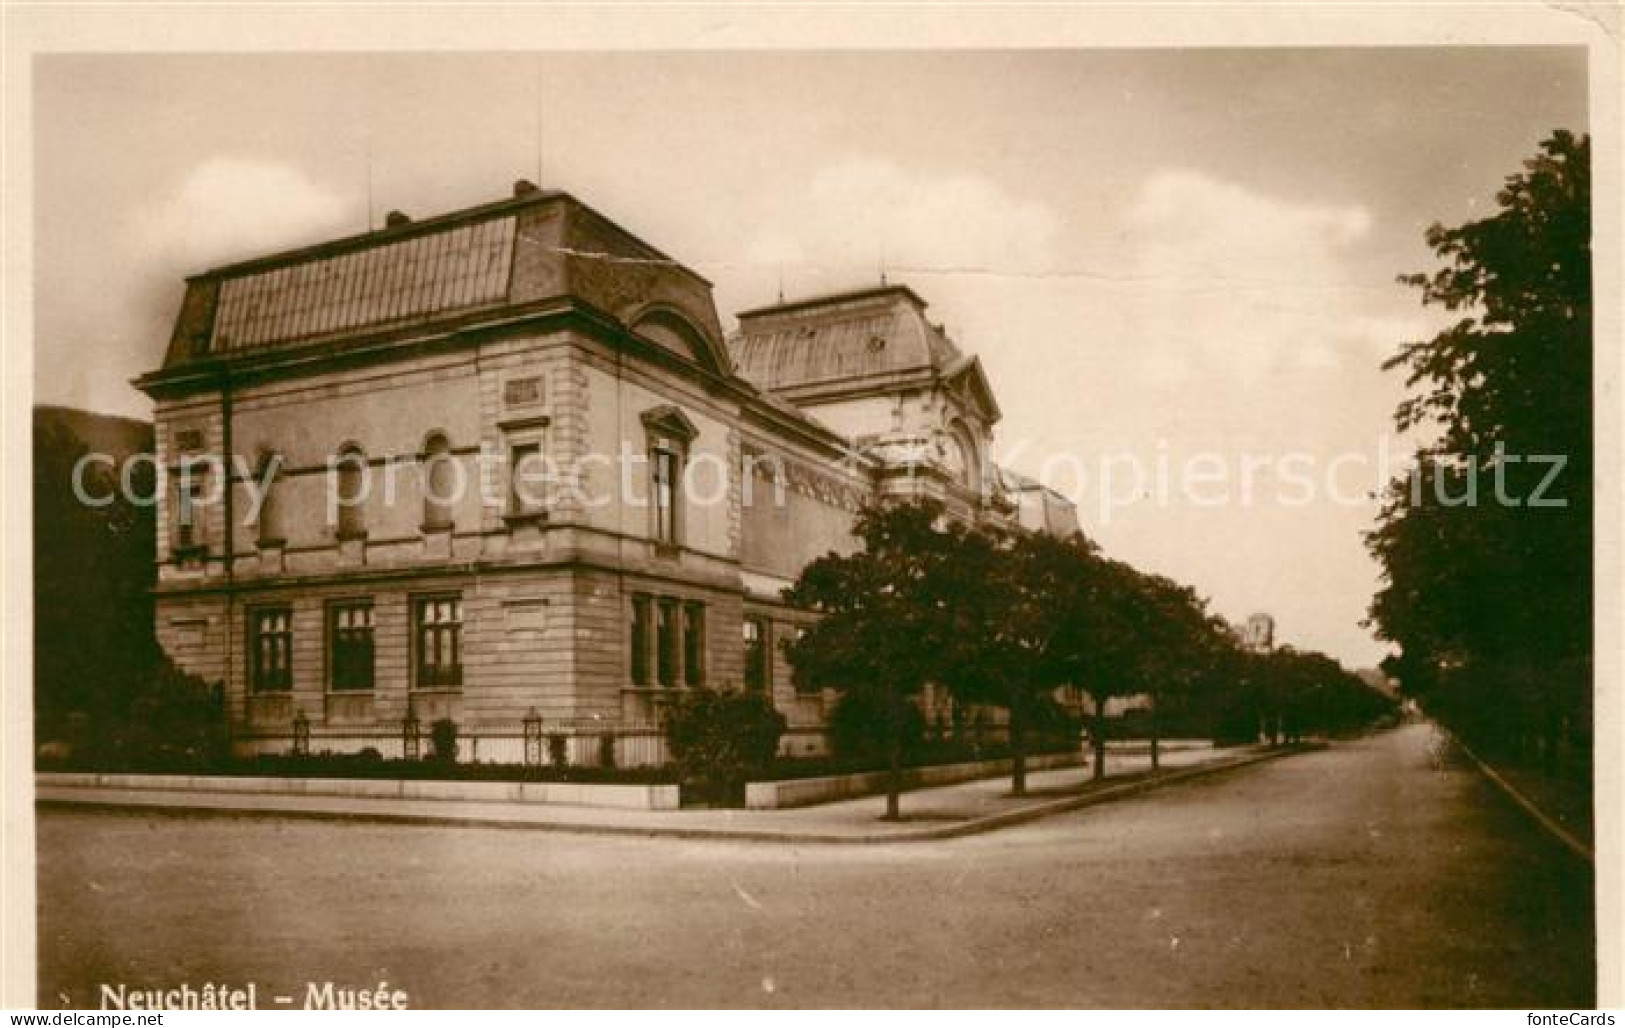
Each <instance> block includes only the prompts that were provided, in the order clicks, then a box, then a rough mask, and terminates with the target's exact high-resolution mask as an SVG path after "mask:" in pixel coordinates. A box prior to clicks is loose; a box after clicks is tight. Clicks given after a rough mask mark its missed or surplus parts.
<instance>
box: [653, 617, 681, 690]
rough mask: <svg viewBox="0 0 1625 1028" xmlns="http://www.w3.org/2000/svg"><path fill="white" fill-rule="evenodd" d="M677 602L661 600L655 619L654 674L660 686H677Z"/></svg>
mask: <svg viewBox="0 0 1625 1028" xmlns="http://www.w3.org/2000/svg"><path fill="white" fill-rule="evenodd" d="M678 657H679V654H678V652H677V601H676V600H661V601H660V610H659V613H658V614H657V615H656V617H655V674H656V675H657V676H658V677H659V679H660V684H661V685H663V686H665V687H666V688H668V689H669V688H671V687H672V686H674V685H676V684H677V661H678Z"/></svg>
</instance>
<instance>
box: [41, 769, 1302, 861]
mask: <svg viewBox="0 0 1625 1028" xmlns="http://www.w3.org/2000/svg"><path fill="white" fill-rule="evenodd" d="M1297 752H1302V749H1301V748H1296V749H1295V748H1287V747H1283V748H1281V749H1277V750H1269V749H1267V748H1264V747H1256V746H1249V747H1238V748H1235V749H1229V750H1221V751H1213V750H1195V751H1174V752H1171V753H1167V754H1165V755H1164V757H1163V761H1162V766H1163V769H1162V771H1161V772H1160V773H1158V774H1157V775H1155V776H1152V775H1150V773H1149V772H1150V758H1149V756H1148V755H1146V754H1117V753H1112V754H1108V756H1107V762H1106V767H1107V772H1108V775H1107V778H1106V779H1105V780H1104V781H1103V782H1100V783H1094V782H1092V781H1090V779H1089V773H1090V772H1089V770H1088V769H1086V768H1076V767H1074V768H1061V769H1057V770H1053V771H1040V772H1036V773H1033V774H1030V775H1028V778H1027V788H1028V795H1027V796H1026V797H1023V798H1020V799H1017V798H1014V797H1012V796H1010V795H1009V789H1010V779H1009V777H1008V776H1006V777H1001V778H992V779H980V780H977V781H973V782H962V783H960V784H957V785H947V786H940V787H936V788H929V789H918V790H914V791H911V792H906V793H904V794H903V800H902V809H903V820H902V821H901V822H887V821H882V820H881V815H882V814H884V813H885V809H886V799H885V797H884V796H866V797H863V798H861V799H854V800H843V801H839V802H835V803H825V804H820V805H818V806H811V807H796V808H791V809H788V810H674V811H643V810H610V809H605V808H598V807H577V806H566V805H562V804H537V803H478V802H468V801H461V800H456V801H454V800H404V799H370V798H360V797H343V796H286V795H259V794H242V793H237V794H230V793H216V792H203V791H180V790H157V789H111V788H89V787H69V786H44V785H42V786H39V787H38V788H37V789H36V790H35V801H36V803H38V804H40V805H44V806H89V807H97V808H103V809H109V808H130V809H142V810H165V811H173V812H176V813H201V814H221V815H227V816H249V817H267V816H269V817H309V818H326V819H333V820H362V821H374V822H388V823H397V824H424V825H460V826H478V827H494V828H529V829H541V830H553V831H569V832H592V833H602V834H621V835H652V836H674V837H678V838H689V839H733V840H749V841H764V842H786V843H877V842H909V841H923V840H927V839H944V838H952V837H955V836H961V835H971V834H975V833H977V832H985V831H991V830H993V829H995V828H1001V827H1005V826H1007V825H1012V824H1020V823H1022V822H1025V821H1030V820H1033V819H1035V818H1039V817H1044V816H1047V815H1049V814H1056V813H1061V812H1063V811H1066V810H1075V809H1077V808H1079V807H1084V806H1088V805H1090V804H1093V803H1100V802H1104V801H1106V800H1110V799H1116V798H1118V797H1121V796H1124V795H1129V794H1132V793H1135V792H1140V791H1144V790H1146V789H1148V788H1153V787H1156V786H1160V785H1166V784H1171V783H1173V782H1176V781H1184V780H1186V779H1189V778H1193V777H1197V776H1199V775H1203V774H1208V773H1212V772H1215V771H1221V770H1225V769H1229V768H1235V767H1242V766H1245V765H1248V764H1253V763H1257V762H1259V761H1262V760H1269V759H1272V758H1274V757H1278V756H1284V755H1286V754H1290V753H1297Z"/></svg>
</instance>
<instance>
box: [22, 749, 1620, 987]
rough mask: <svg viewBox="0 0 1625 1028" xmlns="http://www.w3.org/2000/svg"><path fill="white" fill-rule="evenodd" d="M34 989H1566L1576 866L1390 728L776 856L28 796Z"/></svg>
mask: <svg viewBox="0 0 1625 1028" xmlns="http://www.w3.org/2000/svg"><path fill="white" fill-rule="evenodd" d="M38 838H39V923H40V940H39V961H40V972H39V974H40V987H41V995H40V1002H41V1003H42V1004H44V1005H46V1006H54V1005H60V1004H63V1003H71V1004H72V1005H76V1006H85V1005H96V1004H97V1003H98V1002H99V991H98V990H99V986H100V985H101V984H103V983H107V984H117V983H123V984H126V985H128V986H130V987H132V988H135V987H140V988H158V987H173V986H177V985H179V984H180V983H183V982H184V983H190V984H192V985H193V986H201V985H202V984H203V983H205V982H227V983H234V984H241V983H246V982H256V983H258V988H259V994H260V996H261V1005H268V1001H267V1000H266V999H265V998H264V997H266V996H268V995H271V994H275V993H291V992H297V993H298V994H299V995H300V996H301V997H302V996H303V990H304V988H305V983H306V982H316V983H318V984H320V983H323V982H327V981H332V982H335V983H337V984H338V985H339V986H340V987H344V988H356V989H363V988H367V989H370V988H373V987H376V986H377V985H378V984H379V983H380V982H381V981H382V982H388V983H389V987H390V988H392V989H394V988H400V989H404V990H406V991H407V992H408V994H409V995H410V997H411V1002H412V1004H413V1005H414V1006H429V1007H452V1006H456V1007H499V1006H501V1007H527V1006H536V1007H575V1006H581V1007H611V1006H613V1007H643V1006H651V1007H689V1006H699V1007H708V1006H813V1007H817V1006H887V1007H895V1006H922V1007H931V1006H954V1007H959V1006H999V1007H1006V1006H1069V1007H1070V1006H1079V1007H1092V1006H1105V1007H1136V1006H1195V1007H1232V1006H1265V1007H1281V1006H1293V1007H1295V1006H1314V1007H1319V1006H1333V1007H1337V1006H1355V1007H1361V1006H1377V1007H1391V1006H1403V1007H1410V1006H1489V1007H1548V1008H1549V1007H1559V1008H1562V1007H1576V1008H1584V1007H1589V1006H1591V1005H1592V1004H1593V1002H1594V999H1593V988H1594V986H1593V980H1594V966H1593V955H1592V954H1593V948H1594V947H1593V929H1592V914H1591V874H1590V870H1589V868H1586V867H1584V866H1583V865H1582V864H1580V863H1579V862H1578V861H1577V860H1576V859H1575V858H1574V857H1572V856H1570V855H1569V854H1568V853H1566V852H1564V851H1562V850H1561V849H1560V848H1559V847H1558V846H1556V845H1555V844H1553V843H1552V842H1551V841H1550V840H1548V839H1547V838H1545V837H1544V836H1542V835H1541V834H1539V831H1538V829H1536V828H1535V827H1534V826H1533V825H1532V824H1531V823H1530V822H1529V821H1528V820H1527V819H1526V818H1525V816H1524V815H1523V814H1521V813H1520V812H1519V811H1517V810H1516V809H1514V808H1513V806H1512V805H1511V804H1510V803H1509V802H1507V801H1506V800H1505V799H1504V798H1503V797H1502V796H1500V795H1499V794H1498V793H1497V792H1496V791H1495V790H1494V789H1493V787H1492V786H1491V785H1489V784H1488V783H1487V782H1485V781H1484V780H1483V779H1482V777H1481V776H1480V775H1478V773H1477V772H1476V771H1474V770H1473V769H1472V768H1470V767H1468V766H1466V765H1465V764H1463V763H1460V762H1458V761H1456V760H1454V759H1451V758H1450V757H1448V756H1447V755H1444V756H1441V754H1440V752H1439V747H1438V746H1437V745H1436V737H1435V734H1434V731H1433V729H1432V728H1431V727H1430V726H1427V725H1420V724H1418V725H1410V726H1407V727H1404V728H1401V729H1397V730H1394V731H1391V732H1387V733H1384V734H1381V735H1376V736H1372V737H1368V738H1364V739H1360V740H1355V741H1352V742H1344V743H1339V744H1337V745H1335V746H1333V747H1332V748H1331V749H1329V750H1327V751H1323V752H1316V753H1309V754H1305V755H1300V756H1294V757H1289V758H1287V759H1284V760H1278V761H1273V762H1270V763H1266V764H1262V765H1259V766H1256V767H1251V768H1247V769H1244V770H1239V771H1235V772H1230V773H1226V774H1221V775H1218V776H1215V777H1212V778H1208V779H1203V780H1200V781H1196V782H1192V783H1186V784H1180V785H1175V786H1171V787H1169V788H1167V789H1164V790H1159V791H1154V792H1151V793H1148V794H1145V795H1143V796H1140V797H1138V798H1134V799H1129V800H1125V801H1122V802H1118V803H1113V804H1107V805H1104V806H1100V807H1096V808H1091V809H1086V810H1082V811H1079V812H1076V813H1072V814H1065V815H1060V816H1056V817H1052V818H1049V819H1046V820H1042V821H1038V822H1034V823H1032V824H1029V825H1026V826H1023V827H1019V828H1012V829H1007V830H1003V831H998V832H993V833H990V834H987V835H980V836H973V837H968V838H963V839H957V840H951V841H940V842H929V843H909V844H885V845H875V846H844V845H839V846H792V845H782V844H768V843H722V842H692V841H681V840H674V839H640V838H612V837H601V836H589V835H577V834H567V833H555V832H536V831H523V830H496V829H477V828H471V829H461V828H455V829H454V828H425V827H411V826H388V825H375V824H359V823H358V824H343V823H332V822H317V821H300V820H292V819H286V820H285V819H273V818H230V817H214V816H208V817H185V816H173V815H149V814H137V813H130V814H124V813H91V812H68V811H56V810H49V809H47V810H42V811H41V812H40V815H39V822H38Z"/></svg>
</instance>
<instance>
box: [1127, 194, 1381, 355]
mask: <svg viewBox="0 0 1625 1028" xmlns="http://www.w3.org/2000/svg"><path fill="white" fill-rule="evenodd" d="M1371 229H1372V218H1371V214H1370V212H1369V211H1367V210H1366V209H1365V208H1364V207H1359V206H1334V205H1319V204H1309V203H1301V202H1294V201H1290V200H1285V199H1281V198H1278V197H1271V196H1267V195H1264V194H1262V193H1259V192H1257V191H1255V190H1252V189H1249V188H1247V187H1245V186H1242V185H1238V184H1236V183H1233V182H1227V181H1224V180H1222V179H1219V178H1215V177H1213V176H1210V175H1207V174H1203V173H1201V172H1196V171H1189V170H1163V171H1159V172H1157V173H1155V174H1153V175H1152V176H1151V177H1150V178H1149V179H1148V180H1146V182H1145V183H1144V184H1143V185H1142V186H1141V188H1140V190H1139V194H1138V196H1137V197H1136V199H1135V202H1134V203H1133V204H1132V205H1130V206H1129V207H1128V208H1127V209H1126V210H1125V212H1124V214H1123V217H1122V233H1123V239H1124V241H1125V243H1126V245H1127V249H1126V253H1125V254H1124V259H1125V268H1126V276H1127V279H1128V283H1129V285H1130V289H1131V293H1130V295H1129V298H1128V303H1127V310H1126V313H1127V315H1128V318H1129V322H1130V324H1129V330H1130V331H1131V332H1132V333H1133V335H1134V337H1135V338H1136V339H1137V340H1139V344H1140V346H1141V347H1143V348H1144V350H1145V352H1146V360H1145V361H1144V362H1143V364H1144V370H1145V372H1146V373H1147V374H1148V375H1149V376H1150V377H1151V378H1155V379H1161V380H1163V381H1167V380H1169V378H1170V376H1175V377H1176V380H1177V376H1181V375H1182V376H1185V377H1190V376H1195V375H1204V376H1205V375H1213V374H1225V373H1227V372H1228V373H1231V374H1233V375H1234V376H1236V377H1238V378H1240V379H1241V380H1242V381H1243V382H1244V383H1256V382H1258V381H1260V380H1261V379H1263V378H1264V377H1265V376H1266V375H1268V374H1270V373H1272V372H1275V371H1280V370H1298V371H1332V370H1336V369H1337V368H1339V367H1341V366H1342V364H1343V362H1344V360H1345V359H1350V358H1353V359H1358V360H1360V361H1367V360H1368V359H1369V353H1370V347H1371V346H1373V345H1376V344H1375V343H1373V342H1371V341H1370V336H1369V335H1368V333H1369V332H1370V331H1372V330H1375V329H1376V328H1378V327H1379V326H1377V325H1376V323H1375V322H1374V321H1373V319H1372V317H1371V314H1370V310H1369V303H1370V299H1371V298H1370V295H1369V291H1370V288H1371V286H1372V283H1368V282H1365V281H1363V280H1362V279H1361V278H1360V277H1359V275H1358V274H1357V273H1356V271H1355V269H1354V266H1353V262H1352V260H1351V258H1350V250H1351V248H1352V247H1353V246H1354V245H1355V244H1358V243H1360V242H1361V241H1363V240H1364V239H1366V237H1367V236H1368V235H1369V234H1370V232H1371ZM1383 285H1384V286H1386V283H1384V284H1383ZM1387 345H1389V346H1391V345H1392V340H1388V341H1387Z"/></svg>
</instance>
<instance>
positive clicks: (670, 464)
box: [650, 446, 679, 546]
mask: <svg viewBox="0 0 1625 1028" xmlns="http://www.w3.org/2000/svg"><path fill="white" fill-rule="evenodd" d="M651 463H652V469H651V474H652V477H653V483H652V488H651V489H650V493H651V496H650V502H652V503H653V504H654V515H655V525H654V532H655V541H656V542H658V543H664V544H666V545H668V546H674V545H676V543H677V479H678V473H679V471H678V461H677V453H676V451H674V450H669V449H666V448H665V447H663V446H660V447H656V448H655V451H654V454H653V455H652V457H651Z"/></svg>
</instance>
